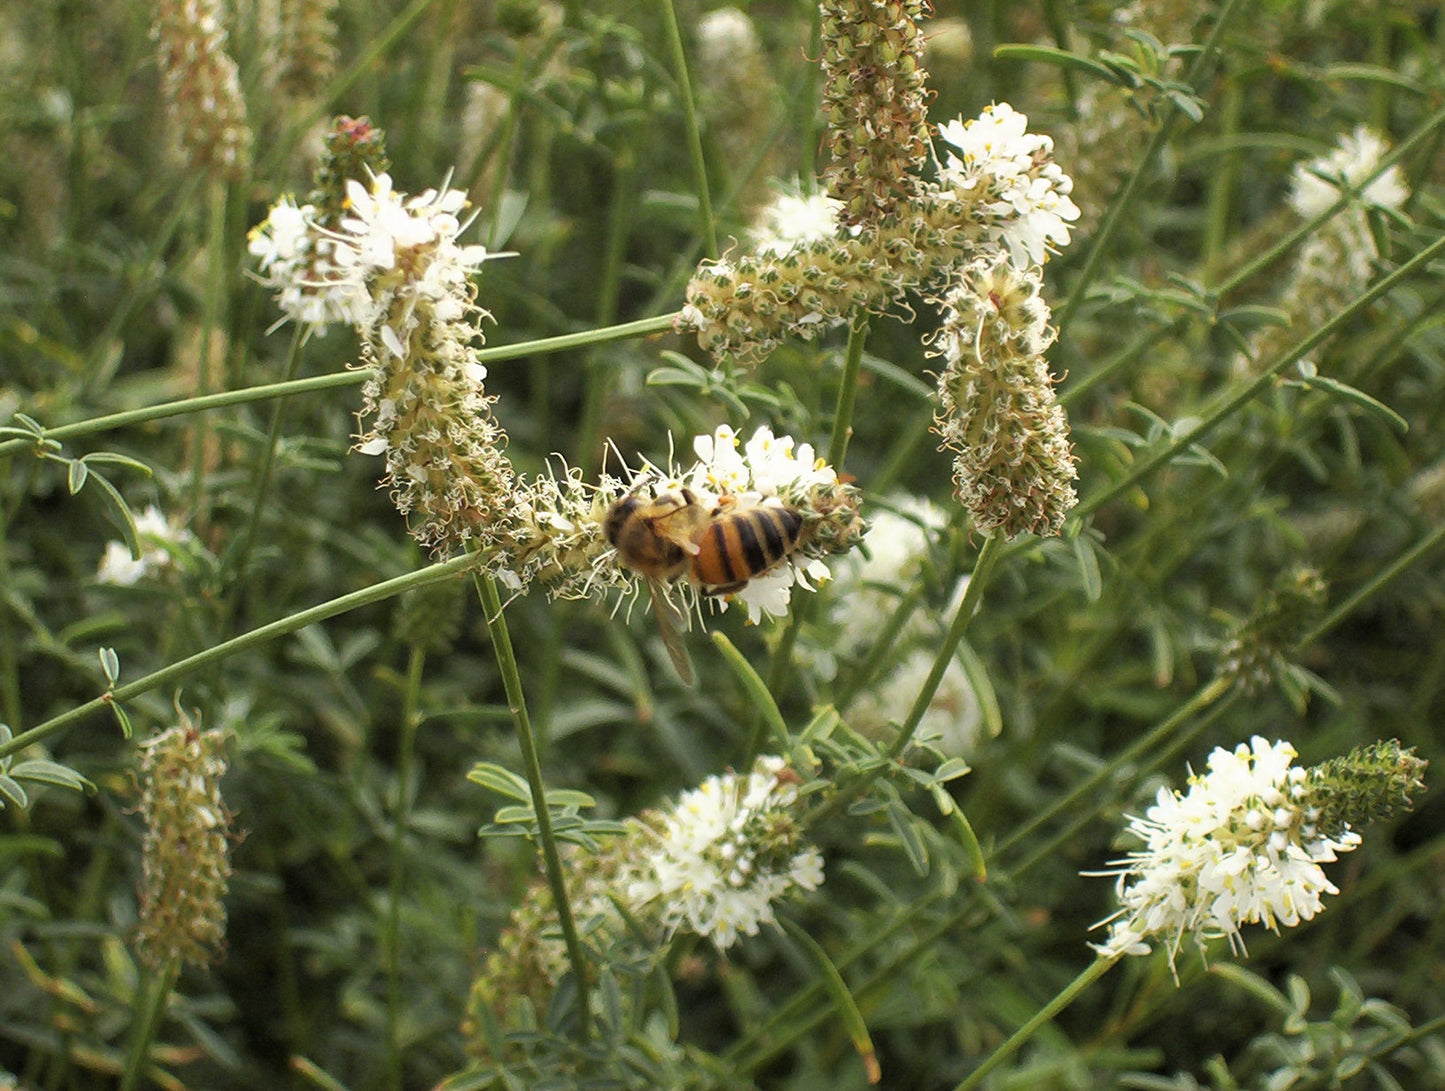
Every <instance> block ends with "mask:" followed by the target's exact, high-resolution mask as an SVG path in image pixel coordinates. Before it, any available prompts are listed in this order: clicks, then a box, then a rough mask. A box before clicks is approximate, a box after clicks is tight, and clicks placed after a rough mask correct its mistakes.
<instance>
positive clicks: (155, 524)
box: [95, 504, 197, 587]
mask: <svg viewBox="0 0 1445 1091" xmlns="http://www.w3.org/2000/svg"><path fill="white" fill-rule="evenodd" d="M135 531H136V538H137V539H138V540H139V542H140V547H141V555H140V557H139V559H137V558H135V557H132V556H131V554H130V547H129V546H128V545H126V544H125V543H124V542H117V541H112V542H107V543H106V546H105V555H104V556H102V557H101V559H100V567H99V568H98V569H97V570H96V573H95V578H96V580H97V581H98V582H100V583H106V584H110V585H111V586H113V587H134V586H135V585H136V584H137V583H139V582H140V581H141V580H143V579H146V578H147V577H150V576H154V575H157V574H159V573H161V572H164V571H165V570H166V569H168V568H170V567H172V566H173V565H174V564H175V562H176V555H177V553H179V552H180V551H183V550H186V549H189V548H192V547H195V546H196V545H197V543H196V536H195V535H194V534H192V533H191V532H190V531H189V530H187V529H186V528H185V527H183V526H181V524H180V521H179V520H172V519H167V518H166V517H165V515H164V514H162V512H161V510H160V508H158V507H156V506H155V505H154V504H152V505H150V506H149V507H147V508H146V510H145V511H143V512H142V513H141V514H140V516H139V517H137V519H136V521H135Z"/></svg>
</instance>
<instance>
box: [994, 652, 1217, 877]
mask: <svg viewBox="0 0 1445 1091" xmlns="http://www.w3.org/2000/svg"><path fill="white" fill-rule="evenodd" d="M1229 690H1230V682H1229V681H1228V679H1222V678H1216V679H1215V680H1214V681H1212V682H1210V683H1209V684H1208V685H1206V686H1204V687H1203V688H1202V689H1200V690H1198V691H1196V692H1195V694H1194V695H1193V696H1192V697H1190V698H1189V699H1188V700H1187V701H1185V702H1184V703H1183V704H1182V705H1180V706H1179V707H1178V708H1177V709H1175V710H1174V711H1173V712H1172V713H1171V714H1170V715H1169V716H1168V717H1166V718H1165V719H1163V720H1161V721H1160V722H1159V723H1158V724H1156V725H1155V726H1154V727H1152V728H1150V729H1149V730H1148V731H1146V732H1145V733H1144V734H1142V735H1140V736H1139V737H1138V738H1137V739H1135V740H1134V741H1133V742H1132V743H1130V744H1129V745H1128V746H1126V747H1125V748H1124V749H1123V750H1121V751H1119V753H1118V754H1116V755H1115V756H1114V758H1113V759H1112V760H1111V761H1110V762H1109V763H1108V764H1107V765H1103V766H1100V767H1099V768H1098V769H1095V770H1094V771H1093V772H1092V773H1091V774H1089V776H1087V777H1085V778H1084V779H1083V780H1081V781H1080V782H1079V783H1078V784H1076V785H1074V787H1073V788H1071V789H1070V790H1069V791H1068V792H1067V793H1065V794H1064V795H1062V796H1060V797H1059V798H1058V799H1056V800H1054V801H1053V802H1052V803H1050V804H1049V805H1048V806H1047V807H1045V808H1043V809H1042V810H1040V811H1037V812H1036V813H1034V814H1033V815H1031V816H1030V817H1029V819H1028V820H1027V821H1026V822H1024V823H1023V825H1021V826H1019V827H1017V828H1016V829H1013V830H1011V831H1009V835H1008V836H1007V837H1005V838H1004V839H1003V840H1002V841H1001V842H999V845H998V848H996V849H995V850H994V853H993V855H994V856H995V857H1002V856H1004V855H1006V854H1007V853H1008V852H1009V851H1010V850H1012V849H1013V848H1014V846H1016V845H1018V844H1020V843H1022V842H1023V841H1024V840H1025V839H1026V838H1027V837H1029V836H1030V835H1031V834H1032V833H1033V832H1034V831H1035V830H1037V829H1039V828H1040V827H1042V826H1045V825H1047V824H1048V823H1050V822H1052V821H1053V820H1054V818H1055V817H1056V816H1058V815H1060V814H1062V813H1064V812H1065V811H1069V810H1072V809H1073V808H1074V806H1075V805H1076V804H1078V803H1081V802H1082V801H1083V800H1085V799H1088V798H1090V797H1095V798H1097V793H1098V791H1099V789H1100V788H1102V787H1103V786H1104V785H1105V784H1107V783H1108V782H1109V781H1111V780H1113V779H1114V778H1115V777H1117V776H1118V775H1119V774H1120V773H1122V772H1123V771H1124V770H1126V769H1129V768H1130V767H1132V766H1134V765H1135V764H1136V763H1138V762H1140V761H1141V760H1143V759H1145V758H1147V757H1149V756H1150V755H1152V754H1154V752H1155V751H1156V750H1157V748H1158V747H1160V746H1162V745H1163V744H1164V743H1165V742H1167V741H1168V740H1169V739H1171V738H1172V737H1174V735H1175V733H1176V732H1177V731H1178V730H1179V728H1180V727H1181V726H1182V725H1183V724H1185V723H1187V722H1188V721H1189V720H1190V719H1191V718H1192V717H1194V716H1197V715H1198V714H1199V713H1200V712H1202V711H1203V710H1204V709H1206V708H1208V707H1209V706H1210V705H1212V704H1214V702H1216V701H1218V700H1219V699H1220V698H1221V697H1223V696H1224V695H1225V694H1226V693H1228V692H1229Z"/></svg>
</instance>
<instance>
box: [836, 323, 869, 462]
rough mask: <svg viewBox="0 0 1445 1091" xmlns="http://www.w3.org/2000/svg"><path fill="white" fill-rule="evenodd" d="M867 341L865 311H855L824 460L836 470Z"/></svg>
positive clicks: (848, 429)
mask: <svg viewBox="0 0 1445 1091" xmlns="http://www.w3.org/2000/svg"><path fill="white" fill-rule="evenodd" d="M867 342H868V312H867V311H859V312H858V313H857V314H855V315H854V316H853V323H852V325H851V326H849V327H848V349H847V351H846V352H845V353H844V355H843V380H842V382H841V383H840V384H839V386H838V406H837V408H836V409H835V410H834V411H833V434H832V435H831V436H830V437H829V438H828V463H829V464H830V465H831V466H832V467H833V469H835V470H840V472H841V467H842V465H843V460H844V459H845V458H847V457H848V442H849V440H851V439H852V438H853V406H854V403H855V402H856V401H857V399H858V372H859V369H860V368H861V367H862V364H863V346H864V345H865V344H867Z"/></svg>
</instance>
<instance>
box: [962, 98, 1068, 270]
mask: <svg viewBox="0 0 1445 1091" xmlns="http://www.w3.org/2000/svg"><path fill="white" fill-rule="evenodd" d="M1028 123H1029V119H1028V117H1027V116H1026V115H1024V114H1021V113H1019V112H1018V111H1016V110H1015V109H1014V108H1013V107H1012V106H1010V105H1009V104H1008V103H1006V102H999V103H995V104H993V105H992V106H989V107H988V108H987V109H985V110H984V111H983V113H981V114H980V115H979V116H978V117H976V118H971V119H970V120H968V121H964V120H962V119H961V118H960V119H955V120H953V121H949V122H946V123H945V124H943V125H940V126H939V128H938V135H939V136H940V137H941V138H942V139H943V140H944V142H945V143H947V144H949V145H951V146H952V149H954V150H950V151H949V152H948V157H947V159H946V160H945V161H944V162H943V163H941V164H940V166H939V180H940V182H941V183H942V185H943V186H944V187H945V188H946V189H951V190H953V191H954V193H955V194H956V195H957V196H958V197H959V198H960V199H962V200H965V201H967V202H969V203H970V204H977V203H979V202H981V203H982V208H983V210H984V211H985V212H987V213H988V214H989V215H990V216H991V217H993V221H994V222H993V223H992V224H991V225H989V226H988V228H987V230H988V233H989V236H990V237H991V238H993V239H996V240H1002V242H1003V243H1004V244H1005V245H1006V246H1007V247H1008V251H1009V256H1010V258H1012V260H1013V263H1014V264H1015V265H1016V266H1018V267H1019V268H1020V269H1022V268H1026V267H1027V266H1028V265H1030V264H1034V265H1042V264H1043V263H1044V262H1046V261H1047V260H1048V254H1049V249H1050V246H1051V244H1052V245H1053V246H1067V245H1068V242H1069V224H1070V223H1071V222H1073V221H1074V220H1077V219H1078V218H1079V209H1078V206H1076V205H1075V204H1074V202H1073V201H1072V200H1071V199H1070V197H1069V194H1070V193H1071V192H1072V191H1073V188H1074V183H1073V181H1072V179H1070V178H1069V176H1068V175H1067V174H1065V173H1064V172H1063V170H1062V169H1060V167H1059V165H1058V164H1057V163H1055V162H1053V160H1052V158H1051V156H1052V153H1053V148H1054V142H1053V139H1052V138H1051V137H1048V136H1045V135H1043V134H1042V133H1030V132H1029V131H1028Z"/></svg>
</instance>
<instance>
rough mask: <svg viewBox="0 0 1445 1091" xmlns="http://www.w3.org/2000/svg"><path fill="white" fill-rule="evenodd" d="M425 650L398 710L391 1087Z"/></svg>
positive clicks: (389, 956)
mask: <svg viewBox="0 0 1445 1091" xmlns="http://www.w3.org/2000/svg"><path fill="white" fill-rule="evenodd" d="M425 665H426V650H425V649H424V648H422V647H421V646H420V645H413V646H412V649H411V655H410V657H409V659H408V661H407V669H406V699H405V703H404V705H403V707H402V712H401V737H400V738H399V739H398V740H397V755H396V803H395V805H394V806H395V808H396V809H395V813H394V814H393V815H392V824H391V881H390V884H389V886H388V894H387V906H386V926H385V927H386V933H385V936H384V940H383V942H384V944H385V947H386V1040H387V1044H388V1047H389V1048H388V1054H387V1068H388V1069H389V1071H390V1075H391V1086H392V1087H394V1088H396V1089H397V1091H400V1089H401V1087H402V1086H403V1070H402V1046H401V898H402V893H403V891H404V889H405V880H404V876H405V874H406V827H407V822H408V820H409V816H410V813H411V773H412V759H413V757H414V755H415V751H416V730H417V727H418V725H419V724H420V723H421V713H420V708H421V679H422V669H423V668H424V667H425Z"/></svg>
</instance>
